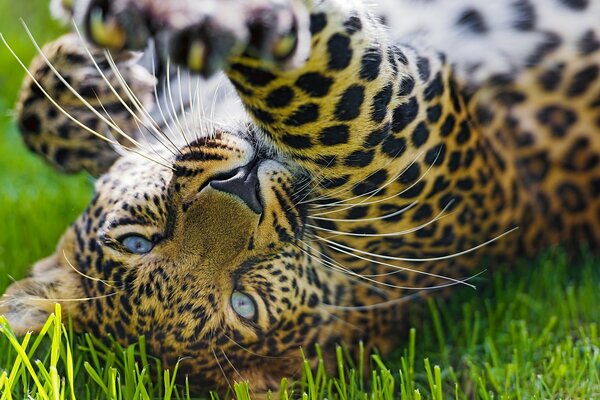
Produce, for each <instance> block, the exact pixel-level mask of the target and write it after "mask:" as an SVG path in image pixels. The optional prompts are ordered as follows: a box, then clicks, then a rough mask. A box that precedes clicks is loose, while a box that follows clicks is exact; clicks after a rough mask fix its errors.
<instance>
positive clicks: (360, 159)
mask: <svg viewBox="0 0 600 400" xmlns="http://www.w3.org/2000/svg"><path fill="white" fill-rule="evenodd" d="M374 155H375V151H373V150H368V151H362V150H357V151H355V152H353V153H351V154H350V155H349V156H348V157H346V160H345V161H344V164H346V165H347V166H349V167H361V168H362V167H366V166H368V165H369V164H371V161H373V157H374Z"/></svg>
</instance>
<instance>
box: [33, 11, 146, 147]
mask: <svg viewBox="0 0 600 400" xmlns="http://www.w3.org/2000/svg"><path fill="white" fill-rule="evenodd" d="M21 23H22V24H23V27H24V28H25V31H26V32H27V35H28V36H29V39H30V40H31V42H32V43H33V45H34V46H35V48H36V49H37V51H38V53H39V54H40V56H41V57H42V58H43V60H44V62H45V63H46V65H47V66H48V67H49V68H50V70H52V72H53V73H54V75H55V76H56V77H57V78H58V79H59V80H60V81H61V82H62V84H63V85H65V87H66V88H67V89H69V91H70V92H71V93H72V94H73V95H74V96H75V97H76V98H77V99H79V101H81V102H82V104H83V105H84V106H86V107H87V108H88V109H89V110H90V111H91V112H92V113H93V114H94V115H96V116H97V117H98V118H100V119H101V120H102V121H103V122H104V123H105V124H107V125H108V126H110V127H111V128H112V129H114V130H115V131H116V132H118V133H119V134H120V135H122V136H123V137H124V138H126V139H127V140H129V141H130V142H131V143H133V144H134V145H135V146H138V147H139V145H140V144H139V143H138V142H137V141H136V140H135V139H134V138H132V137H131V136H129V135H128V134H126V133H125V132H123V130H122V129H121V128H119V127H118V126H116V125H114V124H113V123H111V122H110V121H109V120H108V119H106V118H105V117H104V116H103V115H102V114H101V113H99V112H98V111H97V110H96V109H95V108H94V107H93V106H92V105H91V104H89V103H88V102H87V101H86V100H85V99H84V98H83V96H81V95H80V94H79V93H78V92H77V90H75V89H74V88H73V86H71V85H70V84H69V82H67V81H66V79H65V78H64V77H63V76H62V75H61V74H60V72H58V70H57V69H56V68H55V67H54V65H52V63H51V62H50V60H49V59H48V57H47V56H46V54H45V53H44V52H43V50H42V48H41V47H40V46H39V45H38V43H37V41H36V40H35V38H34V37H33V34H32V33H31V31H30V30H29V28H28V27H27V25H26V24H25V21H23V20H21Z"/></svg>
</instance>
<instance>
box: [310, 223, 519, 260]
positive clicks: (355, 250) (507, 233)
mask: <svg viewBox="0 0 600 400" xmlns="http://www.w3.org/2000/svg"><path fill="white" fill-rule="evenodd" d="M518 229H519V227H515V228H512V229H510V230H508V231H506V232H504V233H502V234H500V235H498V236H496V237H494V238H493V239H490V240H488V241H485V242H483V243H481V244H479V245H477V246H474V247H471V248H469V249H467V250H463V251H459V252H456V253H452V254H449V255H446V256H440V257H424V258H407V257H392V256H386V255H382V254H375V253H370V252H368V251H363V250H359V249H356V248H353V247H349V246H345V245H343V244H341V243H337V242H334V241H332V240H329V239H326V238H320V240H322V241H323V242H325V243H328V244H330V245H332V246H335V247H339V248H342V249H345V250H348V251H351V252H356V253H360V254H364V255H366V256H370V257H378V258H381V259H385V260H394V261H405V262H431V261H443V260H448V259H451V258H456V257H460V256H463V255H465V254H469V253H472V252H474V251H477V250H479V249H481V248H483V247H485V246H487V245H489V244H491V243H494V242H496V241H498V240H500V239H502V238H503V237H504V236H507V235H510V234H511V233H513V232H514V231H516V230H518Z"/></svg>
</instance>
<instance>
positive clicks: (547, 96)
mask: <svg viewBox="0 0 600 400" xmlns="http://www.w3.org/2000/svg"><path fill="white" fill-rule="evenodd" d="M57 4H58V2H57ZM63 11H64V10H63ZM66 12H67V13H69V15H71V14H72V15H73V16H74V17H75V19H76V20H77V21H78V23H79V24H80V25H81V27H82V28H83V31H84V32H87V35H88V36H89V38H90V39H91V40H92V41H93V42H94V43H96V44H97V45H100V46H105V47H112V48H113V50H116V51H115V52H114V54H115V56H116V59H115V62H114V63H113V61H112V60H111V59H110V58H108V59H107V58H106V57H107V56H106V55H105V53H103V52H102V51H101V50H98V49H97V48H95V47H92V48H91V54H92V55H93V58H94V62H92V60H91V59H90V55H89V54H88V53H87V51H86V50H85V49H86V45H84V44H83V42H81V41H79V40H78V39H77V38H76V37H75V36H67V37H63V38H61V39H59V40H58V41H57V42H55V43H54V44H51V45H49V47H47V48H46V50H45V51H46V54H47V56H48V58H49V60H50V62H51V64H52V65H55V66H57V68H56V71H54V70H53V69H52V68H50V67H49V66H48V65H47V63H46V61H45V60H44V59H43V58H38V60H36V61H34V64H32V68H31V76H30V77H29V78H27V79H26V81H25V83H24V86H23V91H22V95H21V100H20V103H19V105H18V109H17V114H18V122H19V125H20V127H21V130H22V131H23V135H24V139H25V142H26V143H27V144H28V145H29V146H30V148H32V150H34V151H36V152H38V153H39V154H40V155H42V156H44V157H45V158H46V159H47V160H48V161H49V162H50V163H51V164H53V165H55V166H58V167H59V168H61V169H63V170H66V171H75V170H79V169H82V168H83V169H87V170H88V171H90V172H92V173H93V174H95V175H99V176H100V177H99V178H98V181H97V183H96V194H95V197H94V198H93V200H92V201H91V203H90V206H89V207H88V208H87V209H86V210H85V211H84V212H83V213H82V214H81V216H80V217H79V218H78V220H77V221H76V222H75V223H74V224H73V225H71V226H70V227H69V228H68V229H67V231H66V233H65V234H64V236H63V238H62V240H61V242H60V243H59V245H58V248H57V251H56V252H55V253H54V254H53V255H51V256H50V257H48V258H46V259H44V260H42V261H40V262H38V263H37V264H36V265H35V266H34V267H33V272H32V275H31V276H30V277H29V278H26V279H24V280H22V281H19V282H17V283H15V284H13V285H12V286H11V287H10V288H9V289H8V291H7V294H6V297H5V299H4V301H3V302H2V305H1V307H2V312H3V313H5V314H6V315H7V316H8V318H9V320H10V321H11V324H12V325H13V328H14V329H16V330H17V331H19V332H24V331H26V330H29V329H39V328H41V326H42V324H43V322H44V321H45V318H46V316H47V315H48V313H50V312H52V309H53V303H54V301H55V300H56V299H63V304H62V305H63V308H64V309H65V310H66V311H67V312H68V313H70V314H71V315H72V317H73V320H74V322H75V325H76V327H77V329H79V330H84V331H91V332H93V333H95V334H97V335H100V336H105V335H107V334H112V335H113V336H114V337H116V338H117V339H118V340H119V341H121V342H124V343H127V342H131V341H135V340H136V338H137V337H138V336H139V335H145V336H146V342H147V343H148V349H149V350H150V351H151V352H152V353H154V354H156V355H157V356H159V357H161V359H162V360H163V361H164V362H165V364H166V365H174V364H175V363H176V362H177V361H179V360H182V361H181V366H180V371H184V372H183V373H184V374H189V375H190V376H192V377H193V379H194V381H193V382H194V385H195V386H197V387H201V388H213V387H221V388H223V387H225V386H226V385H227V384H228V382H229V381H230V380H231V379H234V380H235V379H238V378H240V379H247V380H250V381H251V382H253V384H254V385H255V387H256V388H257V390H265V389H268V388H275V387H276V386H277V384H278V382H279V379H280V378H281V376H283V375H288V376H296V374H297V373H298V372H299V366H300V363H297V362H295V361H291V360H293V359H296V358H299V355H300V354H299V352H298V348H299V347H303V348H304V349H305V351H306V352H307V355H308V356H309V357H314V356H315V354H314V344H315V343H321V345H322V346H324V347H327V346H330V345H333V344H335V343H354V342H356V341H358V340H363V341H365V343H367V344H368V346H379V347H380V348H381V349H383V350H385V349H387V348H389V346H391V345H392V344H393V343H394V338H395V337H397V336H398V332H400V331H402V330H403V324H402V322H403V319H402V317H403V314H404V311H405V309H406V307H405V306H404V303H406V302H409V301H412V300H413V299H415V298H418V297H421V296H423V295H425V294H430V293H436V291H435V290H434V289H443V288H447V287H451V286H455V285H464V284H469V282H468V279H469V277H471V276H473V275H474V274H475V273H476V271H477V268H478V267H480V265H481V260H482V259H483V257H484V256H492V257H495V258H503V257H514V256H515V255H517V254H519V253H526V254H533V253H535V252H536V251H538V250H540V249H541V248H543V247H544V246H545V245H549V244H554V243H559V242H563V243H566V244H568V245H571V246H573V247H574V248H575V247H579V246H581V245H582V244H587V245H588V246H590V247H592V248H596V247H597V246H598V244H599V243H600V220H599V215H600V212H599V210H600V201H599V200H598V194H600V167H599V165H598V164H599V163H600V139H599V137H598V135H597V134H596V133H597V131H598V130H599V129H600V114H599V113H598V107H599V106H600V83H599V82H600V81H599V80H598V74H599V73H600V69H599V65H600V40H599V37H600V36H599V34H600V32H599V31H600V27H598V24H597V21H599V20H600V4H597V3H595V2H591V1H586V0H544V1H542V0H514V1H512V0H511V1H508V0H507V1H504V0H497V1H488V2H485V3H483V2H477V1H474V0H472V1H467V0H460V1H456V0H432V1H408V0H406V1H393V0H381V1H380V4H379V5H378V6H375V5H367V4H366V2H363V1H357V0H353V1H341V0H319V1H317V0H304V1H300V0H245V1H242V0H228V1H215V0H201V1H200V0H193V1H192V0H190V1H181V2H178V3H165V2H162V1H158V0H114V1H106V2H97V1H83V0H82V1H77V0H76V1H75V2H73V8H72V9H70V10H66ZM234 16H235V17H234ZM382 21H383V22H385V25H384V24H383V23H382ZM148 41H150V42H151V46H150V47H148V49H150V50H148V49H146V53H145V56H142V58H141V59H140V58H139V57H133V56H132V54H131V53H129V52H127V51H126V50H128V49H134V50H140V49H144V48H146V45H147V43H148ZM87 46H91V45H87ZM149 52H150V53H149ZM117 54H118V56H117ZM149 54H150V55H149ZM167 54H168V55H169V60H170V61H169V62H166V58H165V55H167ZM115 65H116V67H117V68H116V69H118V70H119V71H120V74H119V73H116V72H115ZM177 65H181V66H182V68H184V70H183V71H182V70H180V69H178V67H177ZM185 69H189V70H191V71H192V72H197V73H199V74H200V75H201V76H203V77H207V76H212V75H215V74H216V75H217V77H216V78H213V79H214V80H212V81H209V82H208V83H207V82H205V81H204V80H202V79H198V78H196V77H194V76H191V75H188V74H187V71H186V70H185ZM219 71H223V72H222V73H221V72H219ZM56 72H58V73H59V74H60V76H61V77H62V78H59V77H58V76H57V73H56ZM154 79H156V81H155V80H154ZM225 80H227V81H225ZM124 82H125V83H127V85H124V84H123V83H124ZM38 84H39V85H38ZM128 88H131V89H132V91H133V93H131V92H130V91H129V90H128ZM220 88H221V89H220ZM153 92H154V93H153ZM44 93H46V94H47V95H48V96H46V95H45V94H44ZM74 93H77V95H75V94H74ZM133 94H135V95H136V96H137V98H136V97H134V96H133ZM153 94H156V96H153ZM49 98H50V99H52V100H49ZM82 100H83V101H82ZM67 114H68V115H70V116H71V117H68V116H67ZM106 114H108V115H110V118H108V117H107V115H106ZM76 121H77V122H76ZM100 136H101V137H103V139H102V138H100ZM107 139H108V140H109V142H110V143H109V144H108V145H107V144H106V140H107ZM110 164H112V166H111V167H110V169H107V168H108V165H110ZM68 299H71V300H72V301H66V300H68ZM75 299H86V300H81V301H79V300H77V301H75ZM265 357H266V358H268V359H269V362H268V363H265V362H264V361H265Z"/></svg>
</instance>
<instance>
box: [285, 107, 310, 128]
mask: <svg viewBox="0 0 600 400" xmlns="http://www.w3.org/2000/svg"><path fill="white" fill-rule="evenodd" d="M318 118H319V105H318V104H315V103H308V104H302V105H301V106H300V107H298V108H297V109H296V111H294V112H293V113H292V115H290V116H289V117H288V118H287V119H286V120H285V121H284V122H283V123H284V124H286V125H289V126H302V125H305V124H308V123H310V122H315V121H316V120H317V119H318Z"/></svg>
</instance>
